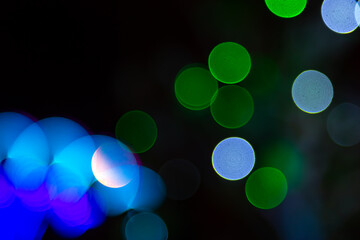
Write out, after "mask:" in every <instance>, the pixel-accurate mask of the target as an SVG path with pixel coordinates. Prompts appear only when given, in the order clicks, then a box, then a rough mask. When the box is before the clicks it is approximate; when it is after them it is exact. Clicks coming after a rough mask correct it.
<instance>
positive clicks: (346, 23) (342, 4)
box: [321, 0, 360, 34]
mask: <svg viewBox="0 0 360 240" xmlns="http://www.w3.org/2000/svg"><path fill="white" fill-rule="evenodd" d="M357 5H358V2H357V1H355V0H324V2H323V4H322V6H321V16H322V19H323V21H324V23H325V24H326V26H327V27H328V28H329V29H331V30H332V31H334V32H336V33H342V34H346V33H351V32H353V31H354V30H355V29H356V28H357V27H358V26H359V23H358V22H357V19H358V18H359V17H360V16H356V15H357V14H358V11H357V10H356V7H358V6H357Z"/></svg>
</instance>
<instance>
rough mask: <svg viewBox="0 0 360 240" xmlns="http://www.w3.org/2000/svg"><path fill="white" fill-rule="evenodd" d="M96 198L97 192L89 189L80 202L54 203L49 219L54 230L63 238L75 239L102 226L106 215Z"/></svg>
mask: <svg viewBox="0 0 360 240" xmlns="http://www.w3.org/2000/svg"><path fill="white" fill-rule="evenodd" d="M95 196H96V194H95V191H94V190H93V189H89V191H88V192H87V193H86V194H85V195H84V196H83V197H82V198H81V199H80V200H79V201H78V202H73V203H70V202H64V201H62V200H55V201H53V208H52V211H51V212H50V214H49V217H48V219H49V222H50V224H51V226H52V228H53V229H54V230H55V231H56V232H57V233H58V234H59V235H61V236H64V237H67V238H75V237H79V236H81V235H82V234H83V233H84V232H86V231H87V230H89V229H91V228H94V227H97V226H99V225H100V224H102V223H103V222H104V220H105V215H104V212H103V211H102V209H100V208H99V205H98V202H97V200H96V197H95ZM62 209H63V210H62Z"/></svg>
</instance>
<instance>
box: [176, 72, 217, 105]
mask: <svg viewBox="0 0 360 240" xmlns="http://www.w3.org/2000/svg"><path fill="white" fill-rule="evenodd" d="M217 89H218V82H217V81H216V79H215V78H214V77H213V76H212V75H211V73H210V72H209V70H207V69H204V68H202V67H190V68H186V69H185V70H183V71H181V72H180V73H179V74H178V76H177V77H176V80H175V96H176V98H177V99H178V101H179V102H180V103H181V105H183V106H184V107H186V108H188V109H191V110H202V109H205V108H207V107H209V105H210V101H211V98H212V96H213V95H214V93H215V92H216V90H217Z"/></svg>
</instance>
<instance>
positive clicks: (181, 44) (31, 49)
mask: <svg viewBox="0 0 360 240" xmlns="http://www.w3.org/2000/svg"><path fill="white" fill-rule="evenodd" d="M320 7H321V1H309V2H308V5H307V7H306V9H305V11H304V12H303V13H302V14H300V15H299V16H297V17H295V18H292V19H282V18H279V17H277V16H275V15H274V14H272V13H271V12H270V11H269V10H268V9H267V8H266V5H265V3H264V2H263V1H241V0H237V1H235V0H222V1H219V0H202V1H200V0H194V1H179V0H176V1H167V2H162V1H121V0H119V1H114V0H101V1H100V0H98V1H95V0H87V1H67V0H63V1H59V0H52V1H46V0H27V1H15V0H14V1H2V2H1V3H0V16H1V20H0V38H1V40H0V58H1V67H0V69H1V71H0V82H1V85H0V91H1V94H0V111H3V112H4V111H20V112H26V113H28V114H31V115H32V116H34V117H35V118H37V119H42V118H44V117H49V116H64V117H69V118H71V119H74V120H76V121H78V122H80V123H82V124H83V125H84V126H86V128H87V129H89V130H90V131H91V132H92V133H97V134H107V135H110V136H113V135H114V129H115V124H116V121H117V120H118V118H119V117H120V116H121V115H122V114H124V113H125V112H127V111H129V110H133V109H139V110H143V111H145V112H147V113H149V114H150V115H151V116H152V117H153V118H154V119H155V121H156V122H157V125H158V139H157V142H156V144H155V145H154V147H153V148H152V149H151V150H149V151H148V152H146V153H144V154H141V155H140V157H141V159H142V161H143V163H144V165H145V166H148V167H150V168H152V169H153V170H155V171H158V170H159V168H160V167H161V166H162V164H164V163H165V162H166V161H167V160H170V159H174V158H185V159H188V160H191V161H192V162H194V164H195V165H196V166H197V167H198V169H199V171H200V174H201V177H202V182H201V186H200V189H199V191H198V192H197V193H196V195H195V196H194V197H193V198H191V199H189V200H185V201H173V200H169V199H167V200H166V201H165V202H164V204H163V205H162V206H161V207H160V208H159V209H158V210H157V211H156V213H158V214H159V215H160V216H161V217H162V218H163V219H164V221H165V222H166V223H167V226H168V230H169V239H243V238H250V237H251V239H282V238H283V234H282V232H283V231H285V230H284V229H282V223H281V222H282V221H283V220H282V219H281V217H279V212H281V211H282V209H281V206H280V207H277V208H275V209H272V210H267V211H264V210H259V209H256V208H255V207H253V206H252V205H251V204H250V203H249V202H248V201H247V199H246V196H245V193H244V184H245V181H244V180H243V181H236V182H228V181H225V180H223V179H222V178H220V177H219V176H217V174H216V173H215V172H214V171H213V169H212V166H211V152H212V149H213V148H214V146H215V145H216V144H217V143H218V142H219V141H220V140H222V139H223V138H225V137H230V136H235V135H237V136H240V137H244V138H246V139H248V140H249V141H251V142H252V144H253V147H254V148H255V150H256V149H257V148H258V147H261V146H262V145H263V144H266V143H269V142H271V141H273V140H274V139H278V138H290V139H292V140H293V141H294V142H297V143H299V144H300V145H301V144H303V143H304V142H305V143H309V142H310V143H309V144H310V145H311V144H313V145H312V146H310V147H307V148H306V149H307V150H308V153H314V154H315V156H317V154H318V155H321V153H322V152H323V151H326V150H327V149H328V148H334V149H335V150H336V151H337V155H331V157H329V158H318V159H316V158H315V157H314V158H311V159H310V160H311V161H310V160H307V161H308V166H309V167H308V168H309V172H310V173H309V176H310V177H308V178H307V180H306V181H305V183H304V187H303V188H302V189H301V190H300V191H299V193H298V195H301V196H305V199H306V202H307V203H309V204H310V206H311V208H312V209H316V211H315V212H316V213H317V221H318V223H319V226H320V230H319V231H320V232H321V234H320V235H321V236H322V237H323V238H324V239H341V238H342V237H344V236H346V239H351V238H352V237H353V238H354V239H356V236H357V235H358V234H359V229H358V227H356V226H357V225H356V223H359V221H360V214H359V212H357V211H355V212H354V215H352V216H351V217H349V218H348V219H345V220H339V221H338V222H337V221H335V222H336V226H337V228H335V229H333V228H332V225H331V223H329V222H330V221H327V219H328V218H329V215H330V217H331V218H335V219H336V217H337V216H336V213H334V209H333V207H331V206H332V205H331V204H328V202H329V201H331V199H328V197H329V195H330V193H329V192H332V187H333V185H334V184H335V182H336V181H337V180H336V179H337V178H336V177H334V175H336V174H334V173H338V172H337V169H338V166H341V167H342V172H343V173H344V175H345V174H346V173H347V172H350V169H359V167H360V165H359V163H357V162H356V161H355V160H356V159H357V160H359V157H358V154H359V150H358V147H353V148H350V150H347V151H349V152H348V155H350V156H353V158H351V159H355V160H354V161H352V162H351V163H344V162H343V160H342V156H343V153H344V151H345V150H343V149H341V148H340V147H337V146H335V145H334V144H333V143H331V141H330V140H329V139H328V137H327V136H326V131H325V130H324V129H325V127H324V124H323V122H324V121H325V117H326V114H327V113H326V112H325V113H323V114H322V115H320V116H319V117H317V118H316V117H314V116H309V115H306V114H305V113H302V112H301V111H299V110H298V109H297V108H296V107H295V105H294V104H293V102H292V100H291V95H290V89H291V84H292V82H293V80H294V79H295V77H296V76H297V75H298V74H300V73H301V72H302V71H304V70H307V69H317V70H319V71H322V72H324V73H326V75H328V76H329V78H330V79H331V80H332V83H333V85H334V91H335V96H334V100H333V104H337V103H340V102H343V101H351V102H355V103H358V104H359V90H360V88H359V75H358V72H359V66H360V65H359V64H360V60H359V59H360V58H359V56H360V55H359V53H360V44H359V40H360V38H359V34H360V33H359V30H356V31H355V32H353V33H351V34H348V35H340V34H336V33H334V32H332V31H330V30H329V29H328V28H327V27H326V26H325V24H324V23H323V22H322V19H321V15H320ZM224 41H233V42H238V43H240V44H242V45H243V46H245V47H246V48H247V49H248V51H249V53H250V55H251V56H253V55H265V56H268V57H271V58H272V59H274V61H275V62H276V63H277V64H278V65H279V68H280V71H281V79H280V81H279V83H278V86H276V89H277V90H276V92H274V94H273V95H269V96H268V97H267V98H265V99H257V98H256V97H254V101H255V115H254V118H253V119H252V120H251V121H250V123H249V124H248V125H247V126H245V127H243V128H241V129H238V130H228V129H224V128H222V127H220V126H219V125H217V124H216V123H215V122H214V121H213V120H212V118H211V115H210V113H209V111H208V110H203V111H199V112H195V111H190V110H187V109H185V108H183V107H182V106H181V105H180V104H179V103H178V102H177V101H176V98H175V95H174V91H173V84H174V78H175V76H176V74H177V72H178V71H179V70H180V69H181V68H182V67H184V66H185V65H187V64H191V63H203V64H206V63H207V57H208V55H209V53H210V51H211V49H212V48H213V47H214V46H216V45H217V44H218V43H221V42H224ZM244 81H251V74H250V75H249V77H248V78H247V79H245V80H244ZM257 109H259V110H257ZM257 111H258V113H259V112H261V111H262V112H261V114H260V113H259V114H257ZM314 124H315V125H316V124H317V125H316V126H317V127H318V128H319V129H320V130H319V131H320V132H321V133H320V137H319V138H316V139H320V140H319V141H321V143H318V142H316V141H315V143H314V141H312V139H313V136H312V135H311V134H310V136H308V135H306V130H304V126H305V128H306V126H308V125H312V126H314ZM314 138H315V137H314ZM305 145H306V144H305ZM259 161H260V160H259ZM314 175H315V176H316V177H313V176H314ZM338 175H340V176H341V175H342V173H338ZM315 186H316V187H315ZM348 187H352V186H348ZM353 187H358V186H357V185H356V184H355V183H354V186H353ZM285 201H286V200H285ZM354 209H357V208H354ZM332 214H335V215H332ZM331 215H332V216H331ZM0 217H1V216H0ZM294 217H295V218H296V216H294ZM122 218H123V216H119V217H116V218H108V219H107V220H106V222H105V223H104V224H103V225H102V226H100V227H98V228H96V229H92V230H89V231H88V232H86V233H85V234H84V235H82V236H81V237H80V238H79V239H122V236H121V227H120V225H121V221H122ZM299 226H300V228H301V226H303V225H299ZM310 229H311V228H310ZM303 231H304V232H306V231H308V232H307V234H308V235H306V236H309V237H308V238H307V239H311V238H312V236H313V235H312V234H311V231H312V230H309V229H306V228H304V230H303ZM309 231H310V232H309ZM314 236H315V235H314ZM316 236H318V235H316ZM43 239H52V240H54V239H61V237H59V236H57V235H56V234H55V233H53V232H52V230H51V229H48V230H47V232H46V233H45V235H44V238H43ZM294 239H302V238H301V236H299V238H294ZM313 239H315V238H313Z"/></svg>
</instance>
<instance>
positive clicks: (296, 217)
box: [279, 194, 343, 240]
mask: <svg viewBox="0 0 360 240" xmlns="http://www.w3.org/2000/svg"><path fill="white" fill-rule="evenodd" d="M342 200H343V198H342ZM307 201H309V200H305V199H304V196H302V194H293V195H290V194H288V196H287V197H286V202H284V203H283V205H282V206H281V209H280V212H281V218H280V219H281V220H280V221H281V222H282V223H281V224H279V225H280V226H282V227H281V229H280V231H281V232H282V235H283V236H284V239H317V240H323V239H326V238H325V237H324V232H323V228H322V221H321V220H320V216H319V213H318V211H317V209H316V208H314V206H313V203H311V202H307ZM327 201H329V199H327ZM339 205H343V202H342V204H339ZM334 210H335V209H334ZM334 210H333V211H334ZM334 212H335V211H334ZM337 218H338V216H337Z"/></svg>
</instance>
